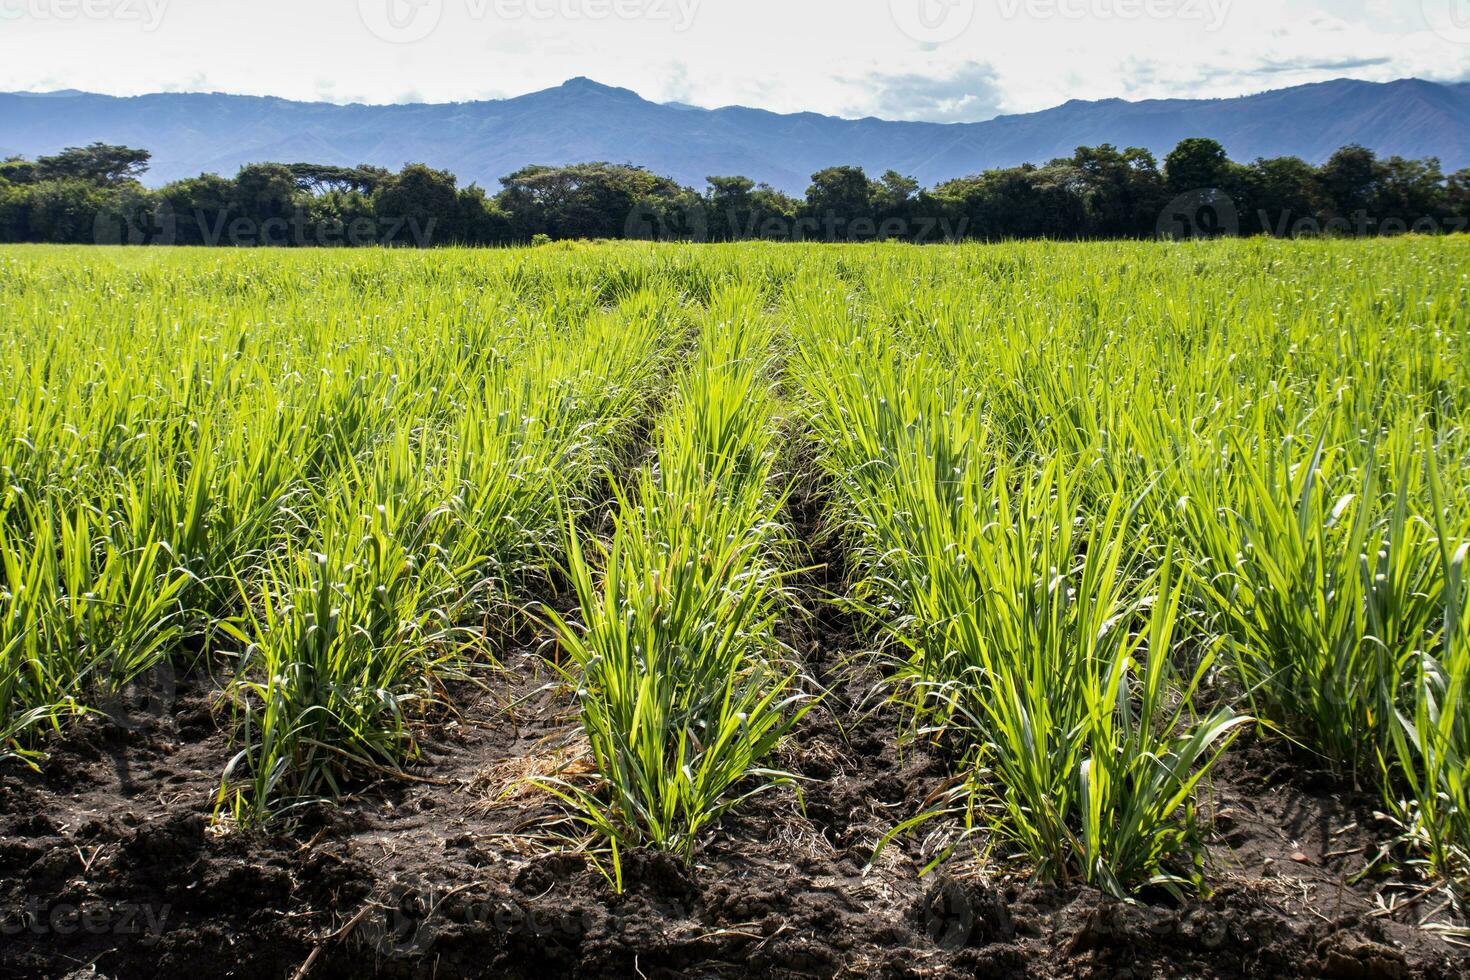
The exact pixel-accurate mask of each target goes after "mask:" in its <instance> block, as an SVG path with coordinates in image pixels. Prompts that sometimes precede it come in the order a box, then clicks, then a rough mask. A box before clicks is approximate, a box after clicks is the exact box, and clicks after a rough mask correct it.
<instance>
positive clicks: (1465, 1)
mask: <svg viewBox="0 0 1470 980" xmlns="http://www.w3.org/2000/svg"><path fill="white" fill-rule="evenodd" d="M1419 4H1420V6H1421V7H1422V8H1423V9H1424V20H1425V21H1426V22H1427V23H1428V24H1429V29H1430V30H1431V31H1433V32H1434V33H1436V34H1438V35H1439V36H1440V37H1442V38H1444V39H1445V40H1446V41H1453V42H1454V43H1455V44H1470V0H1419Z"/></svg>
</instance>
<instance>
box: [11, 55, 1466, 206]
mask: <svg viewBox="0 0 1470 980" xmlns="http://www.w3.org/2000/svg"><path fill="white" fill-rule="evenodd" d="M1190 136H1210V137H1213V138H1215V139H1218V140H1219V141H1220V142H1221V143H1223V144H1224V145H1225V147H1226V149H1227V150H1228V151H1229V153H1230V155H1231V157H1232V158H1233V159H1236V160H1239V161H1249V160H1252V159H1254V158H1256V157H1258V156H1281V155H1295V156H1300V157H1303V158H1304V159H1306V160H1307V161H1308V162H1311V163H1320V162H1322V161H1323V160H1325V159H1326V158H1327V157H1328V156H1329V155H1330V154H1331V153H1332V152H1333V151H1334V150H1336V149H1338V148H1339V147H1341V146H1343V145H1345V144H1348V143H1361V144H1362V145H1364V146H1367V147H1369V148H1370V149H1373V150H1375V151H1377V152H1378V153H1380V154H1381V155H1391V154H1398V155H1401V156H1406V157H1430V156H1434V157H1438V158H1439V159H1440V161H1441V163H1442V164H1443V165H1444V168H1445V170H1446V172H1453V171H1455V170H1458V169H1460V168H1463V167H1470V82H1460V83H1437V82H1428V81H1423V80H1421V79H1403V80H1400V81H1395V82H1363V81H1356V80H1350V79H1339V80H1337V81H1330V82H1321V83H1317V84H1312V85H1301V86H1297V87H1294V88H1287V89H1280V90H1276V91H1270V92H1263V93H1260V94H1258V95H1250V96H1243V97H1240V98H1233V99H1208V100H1199V99H1160V100H1149V101H1143V102H1127V101H1124V100H1122V99H1105V100H1101V101H1096V102H1087V101H1081V100H1074V101H1071V102H1067V103H1065V104H1064V105H1060V106H1057V107H1055V108H1052V109H1046V110H1044V111H1041V112H1032V113H1025V114H1021V115H1010V116H1000V117H997V118H995V119H991V120H989V121H986V122H979V123H949V124H941V123H922V122H889V121H885V120H880V119H873V118H866V119H840V118H836V117H832V116H824V115H820V114H817V113H812V112H802V113H793V114H781V113H775V112H769V111H766V110H763V109H751V108H746V107H743V106H728V107H725V108H721V109H701V108H697V107H693V106H688V105H683V104H678V103H669V104H661V103H656V102H650V101H648V100H646V99H644V98H642V97H640V96H639V95H638V94H637V93H636V92H632V91H630V90H628V89H623V88H613V87H611V86H607V85H601V84H599V83H597V82H594V81H592V80H590V79H586V78H574V79H572V80H570V81H568V82H566V83H564V84H562V85H560V86H557V87H556V88H551V89H546V90H543V91H540V92H533V93H530V94H528V95H522V96H518V97H516V98H512V99H502V100H496V101H485V102H459V103H439V104H410V105H336V104H332V103H319V102H293V101H290V100H287V99H279V98H270V97H258V96H241V95H222V94H158V95H143V96H135V97H129V98H120V97H116V96H107V95H93V94H89V93H81V92H56V93H4V94H0V153H20V154H24V155H26V156H36V155H38V154H45V153H52V152H55V151H56V150H59V149H61V148H63V147H66V146H76V145H81V144H85V143H90V142H93V141H96V140H102V141H105V142H109V143H124V144H127V145H130V146H139V147H145V148H147V149H149V150H151V151H153V167H152V169H151V170H150V172H149V174H148V183H149V184H151V185H155V186H156V185H158V184H161V183H164V182H166V181H170V180H177V179H179V178H182V177H191V176H195V175H197V174H199V173H201V172H205V171H210V172H216V173H222V174H226V175H229V174H233V173H234V172H235V171H236V170H237V169H238V168H239V167H240V166H241V165H242V164H245V163H253V162H262V161H276V162H282V163H291V162H296V161H310V162H313V163H325V164H337V165H342V166H351V165H355V164H359V163H368V164H375V165H378V166H384V167H390V168H394V169H396V168H398V167H400V166H402V165H403V164H404V163H405V162H409V161H413V162H424V163H428V164H429V165H431V166H434V167H440V168H443V169H446V170H450V171H452V172H453V173H455V174H456V175H458V177H459V178H460V181H461V183H464V184H468V183H470V182H472V181H473V182H477V183H479V184H481V185H483V186H485V187H487V188H489V189H491V190H494V189H496V188H498V186H499V183H498V180H499V178H500V177H503V176H505V175H506V174H509V173H511V172H512V171H514V170H516V169H519V168H520V167H522V166H525V165H526V164H531V163H545V164H565V163H576V162H586V161H592V160H608V161H612V162H615V163H625V162H627V163H635V164H639V165H641V166H645V167H647V168H648V169H650V170H652V171H654V172H656V173H660V174H666V175H668V176H671V177H674V178H676V179H677V180H679V181H680V182H681V183H685V184H689V185H691V186H694V187H696V188H700V189H702V188H703V187H704V183H705V178H706V177H707V176H709V175H711V174H718V175H729V174H742V175H744V176H747V177H751V178H754V179H756V180H759V181H765V182H767V183H770V184H772V185H774V186H776V187H779V188H781V189H782V190H785V191H788V192H790V193H794V194H800V193H801V192H803V191H804V190H805V189H806V186H807V184H808V183H809V177H810V175H811V174H812V173H813V172H814V171H815V170H819V169H821V168H823V167H828V166H834V165H839V164H858V165H861V166H863V167H865V168H866V169H867V170H868V172H869V173H870V174H873V175H877V174H879V173H882V172H883V171H885V170H888V169H890V168H892V169H894V170H897V171H899V172H900V173H904V174H907V175H911V176H913V177H915V178H917V179H918V180H919V182H920V183H921V184H924V185H926V186H932V185H933V184H936V183H939V182H941V181H944V180H947V179H950V178H954V177H961V176H965V175H967V174H973V173H977V172H979V171H981V170H985V169H989V168H992V167H1001V166H1014V165H1017V164H1021V163H1026V162H1033V163H1045V162H1046V161H1047V160H1050V159H1052V158H1054V157H1059V156H1069V155H1070V154H1071V153H1072V151H1073V150H1074V149H1075V148H1076V147H1078V146H1080V145H1096V144H1099V143H1113V144H1116V145H1118V146H1120V147H1122V146H1143V147H1147V148H1148V149H1150V150H1153V151H1154V152H1155V153H1156V154H1158V155H1159V156H1160V157H1162V155H1163V154H1165V153H1167V152H1168V151H1169V150H1170V149H1172V148H1173V146H1174V144H1176V143H1177V142H1178V141H1179V140H1181V139H1183V138H1186V137H1190Z"/></svg>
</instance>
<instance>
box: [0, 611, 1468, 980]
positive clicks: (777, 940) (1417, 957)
mask: <svg viewBox="0 0 1470 980" xmlns="http://www.w3.org/2000/svg"><path fill="white" fill-rule="evenodd" d="M818 584H819V583H818ZM823 617H825V618H823ZM823 617H819V618H816V619H815V620H814V621H813V622H812V623H811V624H809V625H808V627H807V630H806V632H808V633H809V634H811V635H814V636H815V637H816V639H809V640H807V641H806V642H805V644H804V647H805V648H804V649H803V651H802V652H803V653H805V654H807V655H808V658H809V660H808V664H809V668H810V670H811V672H812V673H813V675H814V678H813V682H814V684H817V685H819V686H821V687H822V688H830V689H831V693H830V694H829V695H828V696H827V697H826V698H825V700H824V701H823V702H822V703H821V705H820V706H819V707H818V708H817V709H815V710H813V711H812V712H811V713H810V714H809V715H807V717H806V718H805V719H804V721H803V723H802V725H801V727H800V729H799V730H798V732H797V734H796V736H795V738H794V739H793V740H792V744H791V746H790V748H789V750H788V751H787V754H786V757H785V758H783V759H782V760H781V762H782V764H783V765H784V766H785V767H786V768H787V769H788V770H789V771H791V772H793V773H794V774H796V775H798V776H800V777H802V778H801V781H800V783H799V784H798V785H799V792H798V790H797V789H795V788H790V787H788V788H784V789H781V790H778V791H776V792H772V793H768V794H766V795H764V796H761V797H758V798H756V799H755V800H753V801H751V802H750V803H749V804H748V805H747V806H745V807H744V808H742V809H741V810H740V811H738V812H737V813H736V814H734V815H733V816H732V817H731V818H729V819H727V820H726V821H725V823H724V825H723V826H722V827H720V828H719V829H718V832H716V833H712V834H710V835H709V836H708V843H707V844H706V845H705V846H704V849H703V850H702V851H701V852H700V853H699V855H698V859H697V861H696V863H695V866H694V867H692V868H684V867H682V866H680V865H679V864H677V863H675V862H673V861H671V860H669V859H667V858H664V857H660V856H657V855H652V854H640V853H635V854H625V855H624V864H625V868H624V874H625V885H626V889H625V892H624V893H623V894H621V895H619V894H616V893H615V892H614V890H613V889H612V888H611V887H610V886H609V885H608V883H607V881H606V880H605V879H604V878H603V876H602V875H601V874H600V873H599V871H598V870H597V869H596V868H595V867H592V866H591V865H590V864H589V862H588V860H587V859H586V858H584V857H582V856H580V855H578V854H573V853H567V852H565V851H560V850H558V849H557V848H556V847H555V846H554V842H553V841H551V840H550V839H549V838H548V837H547V831H546V824H547V822H548V820H550V819H551V818H553V817H554V816H555V815H556V813H557V810H556V808H555V807H554V806H553V805H551V801H550V800H549V799H548V798H547V797H545V796H544V795H537V794H534V793H530V792H527V791H525V790H524V789H520V790H517V789H516V787H517V786H519V785H521V784H519V783H518V780H520V779H521V778H523V777H525V776H527V775H533V774H549V773H552V772H557V771H563V770H565V771H570V772H575V770H576V766H577V765H578V752H577V745H576V743H575V741H574V739H573V731H574V726H572V724H571V719H570V716H569V713H568V712H569V703H568V701H567V699H566V696H565V693H564V692H563V691H562V690H561V689H560V688H559V687H558V686H557V685H556V684H555V683H554V681H555V676H556V675H555V673H554V671H552V670H551V669H550V668H549V667H548V666H547V665H546V664H545V663H544V662H543V661H542V660H541V659H540V658H539V657H538V656H537V655H535V654H531V653H526V654H522V655H520V656H517V657H515V658H512V659H511V660H510V661H509V662H508V663H507V664H506V665H505V668H504V670H503V671H501V672H499V673H497V674H495V675H493V676H491V677H489V678H488V679H487V680H486V683H485V685H484V687H483V689H482V688H480V687H475V686H470V685H465V686H463V687H462V688H460V689H459V690H456V691H455V692H453V693H454V695H455V700H456V702H457V703H458V704H459V705H460V714H459V716H458V718H457V719H456V720H454V721H452V722H449V723H447V724H445V725H443V726H441V727H440V728H439V729H438V730H437V732H436V736H435V738H436V740H435V741H432V742H430V743H429V744H427V745H426V749H427V752H426V758H425V760H424V763H423V764H422V765H421V766H419V767H418V768H416V769H415V770H414V774H413V775H414V778H413V779H411V780H401V779H384V780H383V781H381V782H378V783H375V784H372V785H364V786H361V787H358V788H357V789H356V791H355V792H354V793H353V794H352V795H350V796H349V797H348V798H347V799H346V800H344V801H343V802H342V803H341V804H340V805H337V806H331V807H322V808H320V809H317V810H313V811H309V812H307V813H305V814H304V815H303V816H302V818H301V820H300V822H299V824H298V825H297V826H295V827H294V828H293V829H292V830H291V831H290V832H289V833H281V834H279V835H277V836H263V835H253V834H243V833H230V832H222V831H220V830H219V829H217V828H216V827H214V826H213V825H212V822H211V819H210V816H211V813H212V811H213V801H214V794H215V792H216V790H217V788H218V781H219V777H220V773H221V772H222V770H223V769H224V767H225V765H226V764H227V763H228V760H229V753H230V749H229V743H228V739H227V737H226V734H225V733H224V731H223V730H222V729H221V727H220V724H219V722H218V721H217V719H216V718H214V717H213V716H212V715H211V713H210V711H209V705H210V702H211V700H212V691H211V689H210V687H209V686H208V685H207V684H204V683H202V682H199V681H197V680H196V681H192V682H185V683H184V684H183V685H182V686H181V690H180V691H179V692H178V697H177V708H176V709H175V710H173V711H170V712H165V713H162V714H161V716H160V717H158V718H156V719H153V720H145V721H144V722H143V723H141V724H134V723H129V724H125V725H124V724H119V723H117V722H115V721H113V720H109V719H105V718H104V719H92V720H88V721H86V722H83V723H81V724H79V725H78V726H76V727H75V728H74V729H73V730H71V731H69V732H68V733H67V734H66V735H65V736H64V737H60V738H58V739H57V740H56V741H55V742H54V744H52V745H51V746H50V747H49V758H48V759H47V760H46V763H45V766H44V769H43V771H42V772H41V773H39V774H37V773H33V772H30V771H29V770H26V769H24V768H23V767H21V766H20V765H18V764H16V763H7V764H5V767H4V769H3V770H0V908H3V909H4V911H5V916H4V918H3V919H0V926H3V928H4V940H3V942H0V977H26V978H30V977H63V976H68V975H75V976H83V975H85V976H107V977H117V978H132V977H139V978H147V980H158V978H170V977H188V978H199V980H202V978H211V980H212V978H215V977H231V976H235V977H252V978H254V977H308V976H309V977H313V978H323V980H324V978H333V977H342V978H347V977H352V978H356V977H364V976H374V975H382V976H390V977H397V976H402V977H438V978H454V977H497V978H499V977H509V978H516V977H526V978H534V980H549V978H553V977H562V976H574V977H618V978H623V977H649V978H655V977H748V976H765V977H771V978H783V977H852V978H857V977H1063V978H1084V977H1087V978H1091V977H1138V978H1143V977H1298V976H1299V977H1332V978H1340V980H1377V978H1382V980H1392V978H1405V977H1418V976H1423V977H1445V978H1449V977H1458V976H1463V975H1466V973H1467V961H1466V960H1465V959H1464V958H1463V957H1462V955H1461V954H1460V953H1459V952H1458V951H1457V950H1456V949H1455V948H1454V947H1451V946H1449V945H1448V944H1446V943H1445V942H1444V941H1443V940H1442V939H1440V938H1439V937H1438V936H1436V935H1434V934H1431V933H1429V932H1427V931H1424V930H1421V929H1417V928H1415V927H1414V926H1413V925H1412V924H1411V923H1415V922H1417V921H1418V917H1419V916H1421V915H1423V914H1424V913H1426V912H1427V911H1429V909H1428V908H1427V907H1426V906H1428V905H1429V904H1430V903H1431V902H1432V901H1433V899H1432V898H1431V899H1426V900H1423V901H1420V902H1417V903H1413V904H1410V906H1409V907H1408V908H1406V909H1404V910H1403V911H1402V912H1401V913H1398V914H1396V915H1392V916H1390V915H1381V914H1378V908H1379V906H1378V904H1377V902H1378V899H1379V896H1380V894H1382V893H1383V888H1384V884H1385V883H1384V881H1383V880H1381V879H1370V880H1368V881H1365V882H1362V883H1358V884H1352V883H1350V879H1352V878H1353V877H1354V876H1355V875H1357V874H1358V872H1360V871H1361V870H1362V869H1363V868H1364V866H1365V864H1366V863H1367V861H1368V860H1369V858H1371V857H1372V856H1373V855H1374V854H1375V853H1376V848H1377V847H1378V846H1379V845H1380V843H1381V842H1382V841H1383V840H1386V839H1388V837H1389V836H1391V833H1390V831H1388V830H1387V829H1386V828H1384V827H1382V826H1380V825H1379V824H1377V823H1376V822H1375V819H1374V816H1373V808H1372V805H1371V797H1370V796H1367V795H1362V794H1354V793H1352V792H1349V791H1346V790H1344V789H1342V788H1341V787H1339V786H1337V785H1336V784H1334V783H1332V782H1331V781H1330V780H1324V779H1323V778H1322V777H1320V776H1317V775H1315V774H1313V773H1312V772H1311V771H1310V767H1309V766H1305V765H1303V764H1302V763H1301V762H1300V761H1299V760H1294V759H1292V758H1291V757H1290V756H1288V755H1286V754H1284V753H1283V752H1282V751H1281V750H1279V749H1278V748H1275V747H1272V746H1269V745H1262V744H1259V743H1256V742H1254V741H1243V742H1242V743H1240V744H1238V745H1237V746H1236V747H1235V748H1233V749H1232V751H1231V753H1230V755H1229V757H1228V758H1227V760H1226V762H1225V764H1224V765H1223V767H1222V769H1221V771H1220V776H1219V778H1218V779H1217V780H1216V781H1215V783H1214V785H1213V787H1212V790H1211V793H1212V803H1211V806H1210V807H1209V809H1212V810H1214V811H1215V812H1216V813H1217V815H1218V833H1217V838H1218V839H1217V840H1216V842H1215V844H1214V847H1213V858H1214V860H1213V867H1212V869H1211V872H1210V880H1211V882H1212V883H1213V885H1214V888H1215V892H1214V895H1213V896H1212V897H1210V898H1209V899H1207V900H1202V901H1194V902H1189V903H1186V904H1178V903H1176V902H1174V901H1172V900H1171V899H1169V898H1168V897H1167V896H1164V895H1160V896H1154V897H1153V898H1152V903H1145V904H1125V903H1122V902H1119V901H1116V900H1113V899H1110V898H1107V897H1105V896H1103V895H1101V894H1099V893H1097V892H1094V891H1091V890H1088V889H1083V888H1059V887H1051V886H1038V885H1029V884H1026V883H1025V882H1024V881H1020V880H1016V879H1015V878H1013V877H1010V876H1007V875H1005V874H1002V872H1001V870H1000V869H997V868H995V867H991V868H990V869H989V870H988V874H987V873H982V870H983V869H982V866H981V865H979V864H978V863H977V862H959V861H954V862H951V863H949V864H947V865H945V866H944V867H943V868H941V870H940V871H938V872H935V873H934V874H932V875H929V876H926V877H921V876H920V874H919V872H920V870H921V868H922V867H923V866H924V865H925V864H926V863H927V862H928V861H929V859H930V858H931V857H932V856H933V855H932V853H931V849H930V848H929V847H928V846H926V843H925V840H924V832H923V831H921V832H919V833H918V834H916V835H914V836H913V837H909V838H901V839H899V840H898V841H896V842H895V843H894V844H893V845H892V846H891V847H890V848H888V849H887V850H886V851H884V852H883V854H882V856H881V858H880V859H879V860H878V861H877V862H876V864H875V865H874V866H873V867H871V868H868V867H867V865H868V863H869V861H870V859H871V856H872V853H873V846H874V844H875V843H876V842H877V841H878V840H879V839H880V838H882V837H883V836H884V835H885V834H886V833H887V832H888V831H889V830H891V829H892V828H893V827H894V826H895V825H896V824H898V823H900V822H901V821H903V820H905V819H907V818H909V817H912V816H914V815H916V814H918V813H920V812H922V811H923V810H924V809H926V807H927V806H928V805H930V804H929V802H928V801H930V800H932V798H934V797H935V795H936V794H938V793H940V792H942V791H943V789H944V788H945V786H946V779H947V776H946V773H947V767H946V764H945V761H944V760H943V759H939V758H935V757H933V756H931V755H929V754H926V753H925V751H923V750H922V749H915V748H913V747H908V748H904V747H901V746H900V745H899V744H898V743H897V741H896V733H897V731H898V730H899V723H898V719H897V718H896V717H895V716H894V715H893V714H892V712H891V709H888V708H885V707H882V705H881V703H880V699H878V698H876V697H874V696H872V689H873V686H874V685H873V677H874V675H873V674H872V672H871V671H870V670H869V669H866V668H864V667H862V666H861V664H859V663H850V662H845V661H844V660H843V656H844V654H845V652H846V651H850V650H851V649H852V647H853V645H854V641H853V640H852V639H851V631H850V629H849V628H848V626H847V624H844V623H842V622H841V621H840V619H838V618H837V617H836V616H835V614H823ZM507 788H509V789H510V791H511V795H510V796H509V797H504V796H503V794H504V792H505V791H506V790H507Z"/></svg>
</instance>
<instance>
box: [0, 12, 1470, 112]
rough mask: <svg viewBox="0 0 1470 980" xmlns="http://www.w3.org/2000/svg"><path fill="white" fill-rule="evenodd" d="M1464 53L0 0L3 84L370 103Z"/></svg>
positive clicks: (908, 100) (1188, 37) (1176, 19)
mask: <svg viewBox="0 0 1470 980" xmlns="http://www.w3.org/2000/svg"><path fill="white" fill-rule="evenodd" d="M772 24H778V25H780V27H779V29H775V28H773V27H772V26H771V25H772ZM225 39H228V50H229V51H230V52H231V56H230V57H227V58H226V57H222V56H221V50H222V49H223V48H224V46H225ZM79 43H80V44H83V45H85V46H86V47H87V49H88V50H89V52H90V55H91V56H90V57H89V58H88V59H86V60H85V61H82V60H80V59H78V58H76V56H75V52H76V51H77V50H78V45H79ZM1467 56H1470V3H1467V2H1466V0H1397V2H1394V0H1287V2H1284V3H1282V2H1277V3H1269V2H1266V0H868V2H866V3H864V4H862V5H861V6H858V5H853V4H849V3H841V2H840V0H798V2H795V3H791V2H783V3H777V2H775V0H743V2H741V3H736V2H734V0H326V2H322V3H318V4H315V5H313V6H311V7H309V8H301V7H298V6H295V5H292V4H290V3H288V2H286V0H254V2H246V0H0V90H3V91H33V92H37V91H54V90H60V89H80V90H84V91H89V92H100V93H104V94H111V95H141V94H145V93H150V92H184V91H188V92H200V91H209V92H229V93H233V94H241V95H262V96H276V97H281V98H289V99H296V100H309V101H325V102H335V103H351V102H366V103H375V104H385V103H404V102H454V101H473V100H479V99H502V98H511V97H514V96H517V95H523V94H526V93H528V92H532V91H538V90H541V89H545V88H550V87H553V86H556V85H559V84H561V83H562V82H564V81H566V80H567V79H569V78H572V77H577V76H585V77H589V78H592V79H594V80H596V81H598V82H600V83H603V84H606V85H614V86H619V87H623V88H628V89H632V90H633V91H635V92H637V93H638V94H639V95H641V96H643V97H644V98H648V99H650V100H653V101H658V102H682V103H687V104H691V105H697V106H702V107H709V108H714V107H718V106H723V105H745V106H753V107H757V108H762V109H769V110H772V111H776V112H800V111H811V112H820V113H824V114H827V115H836V116H845V117H859V116H877V117H880V118H885V119H909V120H926V121H933V122H974V121H980V120H984V119H989V118H992V117H994V116H996V115H1000V114H1008V113H1018V112H1031V111H1036V110H1040V109H1045V108H1049V107H1051V106H1055V105H1058V104H1061V103H1063V102H1066V101H1068V100H1071V99H1087V100H1093V99H1105V98H1124V99H1129V100H1139V99H1150V98H1228V97H1234V96H1240V95H1247V94H1251V93H1254V92H1260V91H1265V90H1271V89H1280V88H1286V87H1290V86H1293V85H1300V84H1307V83H1311V82H1320V81H1327V80H1330V79H1333V78H1342V77H1347V78H1358V79H1363V80H1366V81H1389V80H1393V79H1398V78H1406V77H1420V78H1426V79H1430V80H1434V81H1460V80H1464V79H1466V78H1470V67H1467V64H1470V57H1467Z"/></svg>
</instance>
